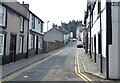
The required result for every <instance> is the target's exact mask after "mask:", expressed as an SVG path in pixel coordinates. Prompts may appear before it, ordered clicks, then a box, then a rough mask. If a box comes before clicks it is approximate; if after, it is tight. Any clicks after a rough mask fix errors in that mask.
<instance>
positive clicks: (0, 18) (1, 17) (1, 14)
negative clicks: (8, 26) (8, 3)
mask: <svg viewBox="0 0 120 83" xmlns="http://www.w3.org/2000/svg"><path fill="white" fill-rule="evenodd" d="M5 18H6V8H5V7H3V6H2V5H0V26H5Z"/></svg>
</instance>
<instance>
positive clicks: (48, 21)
mask: <svg viewBox="0 0 120 83" xmlns="http://www.w3.org/2000/svg"><path fill="white" fill-rule="evenodd" d="M49 22H50V21H47V31H48V23H49Z"/></svg>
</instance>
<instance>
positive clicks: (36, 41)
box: [36, 36, 38, 54]
mask: <svg viewBox="0 0 120 83" xmlns="http://www.w3.org/2000/svg"><path fill="white" fill-rule="evenodd" d="M36 54H38V36H37V37H36Z"/></svg>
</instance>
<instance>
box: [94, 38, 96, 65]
mask: <svg viewBox="0 0 120 83" xmlns="http://www.w3.org/2000/svg"><path fill="white" fill-rule="evenodd" d="M94 55H95V56H94V61H95V63H96V36H94Z"/></svg>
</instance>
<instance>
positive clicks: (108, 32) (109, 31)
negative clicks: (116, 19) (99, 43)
mask: <svg viewBox="0 0 120 83" xmlns="http://www.w3.org/2000/svg"><path fill="white" fill-rule="evenodd" d="M106 15H107V18H106V22H107V27H106V79H109V44H112V38H110V37H112V23H111V1H110V2H106Z"/></svg>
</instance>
